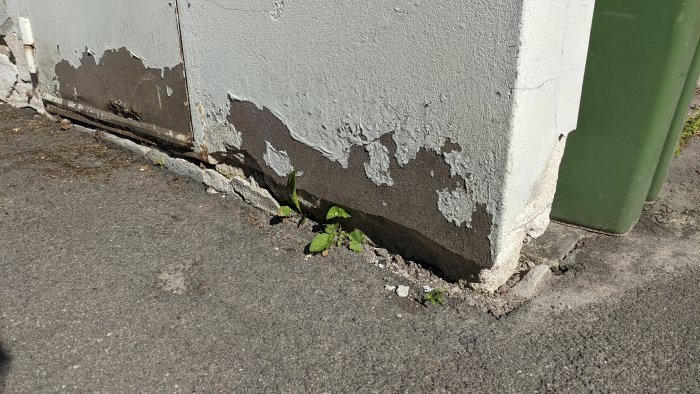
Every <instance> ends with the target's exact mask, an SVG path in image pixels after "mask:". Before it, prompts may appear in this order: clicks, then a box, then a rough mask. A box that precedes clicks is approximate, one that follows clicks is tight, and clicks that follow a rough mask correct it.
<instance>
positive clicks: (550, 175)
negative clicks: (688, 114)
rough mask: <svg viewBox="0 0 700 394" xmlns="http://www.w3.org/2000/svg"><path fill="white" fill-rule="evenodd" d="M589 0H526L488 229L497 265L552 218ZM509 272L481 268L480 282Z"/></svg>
mask: <svg viewBox="0 0 700 394" xmlns="http://www.w3.org/2000/svg"><path fill="white" fill-rule="evenodd" d="M593 7H594V0H568V1H562V2H553V3H544V2H541V1H538V0H525V1H524V2H523V16H522V27H521V37H522V38H521V41H522V45H521V49H520V56H519V59H518V79H517V81H516V85H515V89H514V97H513V100H514V103H513V114H512V119H511V123H512V126H511V134H512V135H511V142H510V147H509V153H508V167H507V171H508V173H510V174H514V176H510V177H509V178H508V179H507V181H506V184H505V188H504V190H503V199H502V202H501V204H502V208H501V209H500V210H501V212H502V213H501V221H500V223H499V228H500V230H499V232H498V233H496V234H493V235H492V240H493V241H494V243H495V244H498V245H499V250H498V251H497V255H496V257H495V259H496V266H503V267H509V266H511V265H513V264H514V263H513V261H517V259H518V255H519V250H520V246H521V245H522V241H523V239H524V238H526V237H528V236H529V237H537V236H539V235H540V234H541V233H542V232H544V230H545V228H546V226H547V225H548V223H549V210H550V208H551V202H552V200H553V197H554V190H555V185H556V179H557V175H558V169H559V163H560V161H561V156H562V155H563V149H564V145H565V141H566V135H567V134H568V133H569V132H571V131H572V130H574V129H575V128H576V121H577V116H578V108H579V104H580V96H581V87H582V84H583V74H584V71H585V65H586V53H587V50H588V38H589V33H590V27H591V21H592V16H593ZM535 130H536V131H537V132H534V131H535ZM523 174H525V175H526V176H523ZM508 275H510V274H509V273H508V272H507V269H506V270H498V271H486V270H485V271H484V272H483V273H482V281H483V283H484V286H486V287H487V288H489V289H492V288H494V286H497V285H496V284H497V283H499V282H501V283H502V282H503V281H505V280H507V276H508Z"/></svg>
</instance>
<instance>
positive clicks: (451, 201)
mask: <svg viewBox="0 0 700 394" xmlns="http://www.w3.org/2000/svg"><path fill="white" fill-rule="evenodd" d="M437 194H438V203H437V204H438V209H439V210H440V212H442V215H443V216H445V219H447V221H448V222H450V223H454V225H455V226H457V227H460V226H461V225H462V223H464V225H465V226H466V227H471V221H472V215H473V214H474V209H475V208H476V204H475V203H474V200H473V199H472V198H470V196H469V193H468V192H467V191H466V190H465V189H464V188H461V187H458V188H456V189H454V190H452V191H450V190H448V189H443V190H438V191H437Z"/></svg>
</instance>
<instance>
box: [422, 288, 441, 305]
mask: <svg viewBox="0 0 700 394" xmlns="http://www.w3.org/2000/svg"><path fill="white" fill-rule="evenodd" d="M423 302H424V303H426V304H427V303H431V304H433V305H445V291H444V290H441V289H433V290H430V291H426V292H425V294H424V295H423Z"/></svg>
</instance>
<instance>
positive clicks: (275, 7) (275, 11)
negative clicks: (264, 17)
mask: <svg viewBox="0 0 700 394" xmlns="http://www.w3.org/2000/svg"><path fill="white" fill-rule="evenodd" d="M282 11H284V0H274V1H273V2H272V9H271V10H270V17H271V18H272V19H273V20H278V19H280V18H281V17H282Z"/></svg>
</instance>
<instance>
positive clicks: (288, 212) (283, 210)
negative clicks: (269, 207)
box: [277, 170, 306, 226]
mask: <svg viewBox="0 0 700 394" xmlns="http://www.w3.org/2000/svg"><path fill="white" fill-rule="evenodd" d="M287 190H288V191H289V196H290V199H291V203H292V206H291V207H290V206H289V205H283V206H281V207H279V209H278V210H277V213H279V215H280V216H281V217H283V218H288V217H290V216H292V214H293V213H294V211H295V210H296V212H297V213H298V214H299V215H301V219H299V223H297V225H298V226H301V225H302V224H304V222H305V221H306V214H305V213H304V212H302V211H301V206H300V205H299V197H298V196H297V171H296V170H294V171H292V172H291V173H290V174H289V177H287ZM292 207H293V208H292Z"/></svg>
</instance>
